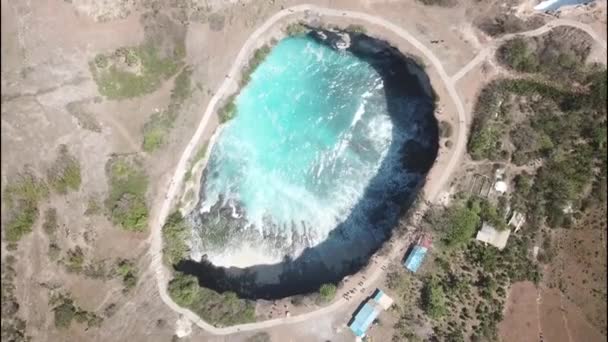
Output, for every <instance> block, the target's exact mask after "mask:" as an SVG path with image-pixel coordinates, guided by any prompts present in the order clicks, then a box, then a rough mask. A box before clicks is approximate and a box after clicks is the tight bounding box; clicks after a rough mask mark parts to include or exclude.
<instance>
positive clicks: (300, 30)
mask: <svg viewBox="0 0 608 342" xmlns="http://www.w3.org/2000/svg"><path fill="white" fill-rule="evenodd" d="M309 30H310V29H309V28H307V27H306V25H304V23H301V22H297V23H291V24H289V25H287V27H285V34H286V35H288V36H299V35H304V34H306V33H308V31H309Z"/></svg>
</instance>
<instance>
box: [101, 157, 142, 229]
mask: <svg viewBox="0 0 608 342" xmlns="http://www.w3.org/2000/svg"><path fill="white" fill-rule="evenodd" d="M107 173H108V178H109V182H110V184H109V185H110V192H109V195H108V198H107V200H106V207H107V208H108V209H109V211H110V214H111V217H112V221H113V222H114V223H116V224H119V225H120V226H121V227H123V228H124V229H126V230H129V231H143V230H144V229H145V228H146V226H147V224H148V208H147V205H146V199H145V195H146V191H147V188H148V176H147V175H146V174H145V173H144V171H143V169H142V167H141V165H140V163H139V162H138V161H136V160H128V159H126V158H124V157H113V158H111V159H110V160H109V161H108V165H107Z"/></svg>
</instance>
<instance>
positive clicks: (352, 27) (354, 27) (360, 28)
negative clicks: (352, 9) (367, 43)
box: [345, 24, 367, 33]
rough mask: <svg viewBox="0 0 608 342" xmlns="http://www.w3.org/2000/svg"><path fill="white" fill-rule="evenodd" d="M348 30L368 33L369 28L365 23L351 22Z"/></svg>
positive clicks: (347, 27)
mask: <svg viewBox="0 0 608 342" xmlns="http://www.w3.org/2000/svg"><path fill="white" fill-rule="evenodd" d="M345 30H346V31H349V32H355V33H366V32H367V29H366V28H365V26H363V25H358V24H350V25H348V26H346V29H345Z"/></svg>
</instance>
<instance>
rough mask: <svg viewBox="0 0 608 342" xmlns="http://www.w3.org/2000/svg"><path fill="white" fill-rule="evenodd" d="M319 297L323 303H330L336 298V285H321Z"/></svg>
mask: <svg viewBox="0 0 608 342" xmlns="http://www.w3.org/2000/svg"><path fill="white" fill-rule="evenodd" d="M319 295H320V298H321V300H322V301H323V302H325V303H328V302H331V301H332V299H334V297H335V296H336V285H334V284H323V285H321V288H319Z"/></svg>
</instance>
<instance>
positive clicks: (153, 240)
mask: <svg viewBox="0 0 608 342" xmlns="http://www.w3.org/2000/svg"><path fill="white" fill-rule="evenodd" d="M306 11H314V12H316V13H318V14H321V15H323V16H331V17H348V18H353V19H359V20H364V21H367V22H369V23H372V24H375V25H378V26H381V27H384V28H386V29H388V30H391V31H393V32H394V33H396V34H397V35H398V36H400V37H401V38H403V39H404V40H406V41H407V42H408V43H410V44H411V45H413V46H414V47H415V48H417V49H418V50H420V52H422V54H423V55H424V56H425V57H426V59H428V60H429V61H430V62H431V64H432V66H433V67H434V68H435V69H436V71H437V72H438V73H439V76H440V77H441V79H442V81H443V83H444V85H445V86H446V89H447V90H448V92H449V94H450V97H451V98H452V101H454V104H455V105H456V108H457V112H458V115H459V121H460V124H463V123H464V122H465V112H464V106H463V105H462V102H461V100H460V98H459V97H458V94H457V93H456V89H455V88H454V86H453V84H452V82H451V80H450V77H449V76H448V75H447V73H446V72H445V70H444V68H443V65H442V64H441V62H440V61H439V59H438V58H437V57H436V56H435V55H434V54H433V53H432V52H431V51H430V50H429V49H428V48H427V47H426V46H424V45H423V44H422V43H420V42H419V41H418V40H416V39H415V38H414V37H413V36H412V35H411V34H410V33H409V32H407V31H406V30H404V29H402V28H400V27H399V26H397V25H395V24H393V23H391V22H389V21H387V20H385V19H382V18H378V17H374V16H372V15H369V14H365V13H360V12H352V11H341V10H334V9H327V8H321V7H317V6H312V5H300V6H295V7H291V8H287V9H284V10H282V11H280V12H278V13H277V14H275V15H274V16H272V17H271V18H269V19H268V20H267V21H266V22H265V23H264V24H263V25H262V26H261V27H259V28H258V29H257V30H256V31H255V32H253V34H252V35H251V36H250V37H249V38H248V39H247V41H246V42H245V44H244V45H243V48H242V49H241V51H240V52H239V54H238V56H237V58H236V60H235V61H234V64H233V65H232V68H231V69H230V72H229V73H228V76H227V77H226V79H225V80H224V82H223V83H222V85H221V86H220V88H219V89H218V91H217V92H216V94H215V95H214V96H213V98H212V99H211V100H210V102H209V105H208V106H207V109H206V110H205V113H204V115H203V118H202V120H201V122H200V125H199V127H198V128H197V130H196V132H195V133H194V136H193V137H192V139H191V141H190V142H189V143H188V145H187V146H186V149H185V150H184V152H183V154H182V156H181V158H180V160H179V163H178V165H177V167H176V170H175V173H174V175H173V178H172V180H171V182H170V185H169V190H168V192H167V199H166V200H165V201H164V202H163V204H162V207H161V208H160V210H159V211H158V213H157V215H155V216H154V219H153V220H152V224H151V229H152V234H151V236H150V245H151V247H150V253H151V255H152V262H151V264H150V267H151V269H152V270H153V271H154V273H155V274H156V280H157V284H158V289H159V292H160V297H161V299H162V300H163V302H165V304H167V305H168V306H169V307H170V308H171V309H172V310H173V311H175V312H176V313H178V314H182V315H184V316H186V317H187V318H188V319H190V320H191V321H192V322H194V323H196V325H198V326H199V327H201V328H202V329H204V330H206V331H208V332H210V333H213V334H217V335H227V334H232V333H236V332H239V331H246V330H257V329H263V328H268V327H272V326H277V325H281V324H290V323H297V322H302V321H305V320H308V319H311V318H315V317H319V316H322V315H324V314H326V313H328V312H332V311H335V310H337V309H338V308H341V307H342V306H343V305H345V304H347V303H348V301H346V300H345V299H343V298H339V299H338V300H336V301H335V302H334V303H332V304H331V305H329V306H326V307H324V308H321V309H319V310H316V311H313V312H309V313H306V314H303V315H298V316H292V317H286V318H280V319H274V320H268V321H263V322H257V323H250V324H242V325H237V326H232V327H226V328H216V327H214V326H212V325H210V324H208V323H207V322H205V321H203V320H202V319H200V318H199V317H198V316H197V315H196V314H195V313H193V312H192V311H190V310H188V309H185V308H182V307H180V306H179V305H177V304H176V303H175V302H174V301H173V300H172V299H171V298H170V297H169V294H168V292H167V283H168V280H169V276H170V273H169V271H168V270H167V269H166V267H165V266H164V264H163V263H162V235H161V228H162V224H163V222H164V221H165V218H166V217H167V215H168V213H169V210H170V209H171V207H172V202H173V199H174V198H175V196H176V195H177V191H178V189H179V188H180V183H181V182H182V181H183V177H184V173H185V172H186V170H187V167H188V161H189V160H190V158H191V155H192V153H193V149H194V147H195V146H196V144H197V142H198V141H199V140H200V138H201V135H202V134H203V131H204V130H205V127H206V125H207V123H208V122H209V119H210V118H211V116H212V115H213V114H214V113H215V106H216V105H217V103H218V102H219V101H220V99H222V97H223V95H224V93H225V92H226V91H227V90H228V89H229V88H230V87H231V86H233V85H234V81H233V79H234V78H235V76H236V75H237V73H238V72H239V70H240V69H241V66H242V65H243V63H244V62H245V61H246V60H245V59H246V58H247V57H248V54H249V52H250V50H251V48H252V46H253V45H254V44H255V42H256V41H257V40H258V39H259V37H260V36H261V35H262V34H263V33H264V32H266V31H267V30H268V29H269V28H270V27H272V26H273V25H274V24H275V23H277V22H278V21H279V20H280V19H283V18H284V17H287V16H290V15H292V14H294V13H300V12H306ZM458 131H459V136H458V140H457V142H456V147H455V149H454V153H453V155H452V158H451V159H450V161H449V164H448V166H447V167H446V169H445V171H444V173H443V174H442V176H441V178H440V179H438V180H436V181H434V182H432V183H431V184H430V185H432V188H431V189H430V190H428V191H427V196H428V197H429V198H434V197H435V196H436V195H437V193H438V191H439V190H440V189H441V188H442V186H443V184H444V183H445V182H446V181H447V179H448V177H449V175H450V174H451V173H452V170H453V169H454V168H455V167H456V165H457V163H458V161H459V160H460V157H461V156H462V154H463V153H464V147H465V139H464V138H465V130H464V129H459V130H458ZM398 251H399V248H394V249H393V253H390V255H389V256H388V257H390V256H392V255H393V254H394V253H396V252H398ZM386 260H389V258H387V257H384V258H382V260H378V263H377V264H374V265H373V266H372V267H371V268H370V271H371V275H369V276H368V277H367V279H366V280H365V284H364V286H363V287H366V288H370V286H369V284H373V283H375V282H376V280H377V279H378V278H379V277H380V275H381V274H382V270H381V268H380V266H381V265H383V264H384V262H386ZM362 295H363V294H359V296H362ZM355 300H356V299H355Z"/></svg>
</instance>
